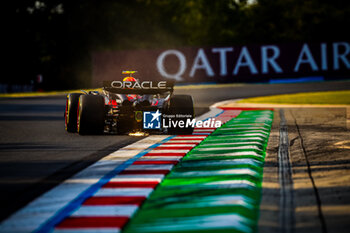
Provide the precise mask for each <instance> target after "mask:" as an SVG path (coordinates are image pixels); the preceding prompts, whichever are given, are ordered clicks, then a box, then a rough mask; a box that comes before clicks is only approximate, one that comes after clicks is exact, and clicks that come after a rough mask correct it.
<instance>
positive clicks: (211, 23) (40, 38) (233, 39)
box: [0, 0, 350, 92]
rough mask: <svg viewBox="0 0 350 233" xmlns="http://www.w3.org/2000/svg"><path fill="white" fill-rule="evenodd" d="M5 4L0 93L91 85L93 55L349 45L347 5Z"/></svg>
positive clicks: (28, 0)
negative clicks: (270, 45) (197, 49)
mask: <svg viewBox="0 0 350 233" xmlns="http://www.w3.org/2000/svg"><path fill="white" fill-rule="evenodd" d="M5 5H6V7H4V8H3V9H2V10H3V12H4V15H5V18H4V19H3V23H4V25H5V26H4V29H3V30H4V31H3V32H4V34H3V36H4V38H5V40H6V44H5V45H4V51H5V54H3V55H4V58H5V63H4V64H5V65H4V67H3V68H4V70H3V74H4V75H1V80H0V92H16V91H28V90H29V91H30V90H60V89H73V88H88V87H91V86H92V73H93V71H92V54H93V53H96V52H101V51H102V52H103V51H120V50H139V49H170V48H183V47H193V46H195V47H196V46H200V47H206V46H235V45H237V46H241V45H247V44H271V43H279V44H283V43H295V42H296V43H320V42H334V41H349V39H350V33H349V29H348V25H350V17H349V15H350V2H349V1H346V0H332V1H327V0H274V1H270V0H220V1H212V0H186V1H185V0H175V1H174V0H119V1H112V0H74V1H71V0H40V1H36V0H16V1H8V2H7V3H5ZM33 87H34V88H33Z"/></svg>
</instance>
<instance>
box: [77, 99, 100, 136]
mask: <svg viewBox="0 0 350 233" xmlns="http://www.w3.org/2000/svg"><path fill="white" fill-rule="evenodd" d="M104 109H105V104H104V98H103V97H102V96H100V95H81V96H80V98H79V107H78V120H77V128H78V129H77V130H78V133H79V134H81V135H84V134H102V133H103V130H104V120H105V119H104V118H105V112H104Z"/></svg>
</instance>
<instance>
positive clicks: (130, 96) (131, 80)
mask: <svg viewBox="0 0 350 233" xmlns="http://www.w3.org/2000/svg"><path fill="white" fill-rule="evenodd" d="M123 81H124V82H136V78H134V77H125V78H124V79H123ZM126 97H127V98H128V100H129V101H134V100H136V99H137V95H136V94H129V95H126Z"/></svg>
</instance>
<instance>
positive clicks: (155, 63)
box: [92, 41, 350, 87]
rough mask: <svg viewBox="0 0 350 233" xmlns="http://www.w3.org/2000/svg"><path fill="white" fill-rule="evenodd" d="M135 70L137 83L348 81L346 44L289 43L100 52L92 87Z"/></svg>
mask: <svg viewBox="0 0 350 233" xmlns="http://www.w3.org/2000/svg"><path fill="white" fill-rule="evenodd" d="M123 70H137V71H138V74H137V75H136V77H137V78H140V79H142V80H154V81H161V80H174V81H176V82H177V83H199V82H221V83H229V82H271V81H274V80H284V79H293V78H299V77H310V76H313V77H321V79H326V80H328V79H347V78H350V43H349V42H346V41H342V42H328V43H326V42H325V43H292V44H268V45H247V46H245V45H243V46H232V47H230V46H227V47H205V48H204V47H191V48H179V49H177V48H176V49H155V50H128V51H127V50H125V51H104V52H96V53H94V54H93V81H92V85H93V86H96V87H97V86H101V84H102V82H103V81H112V80H119V79H121V77H122V76H121V72H122V71H123Z"/></svg>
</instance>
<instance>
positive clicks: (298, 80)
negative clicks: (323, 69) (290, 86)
mask: <svg viewBox="0 0 350 233" xmlns="http://www.w3.org/2000/svg"><path fill="white" fill-rule="evenodd" d="M321 81H324V77H323V76H312V77H302V78H294V79H293V78H288V79H271V80H270V83H271V84H277V83H304V82H321Z"/></svg>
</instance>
